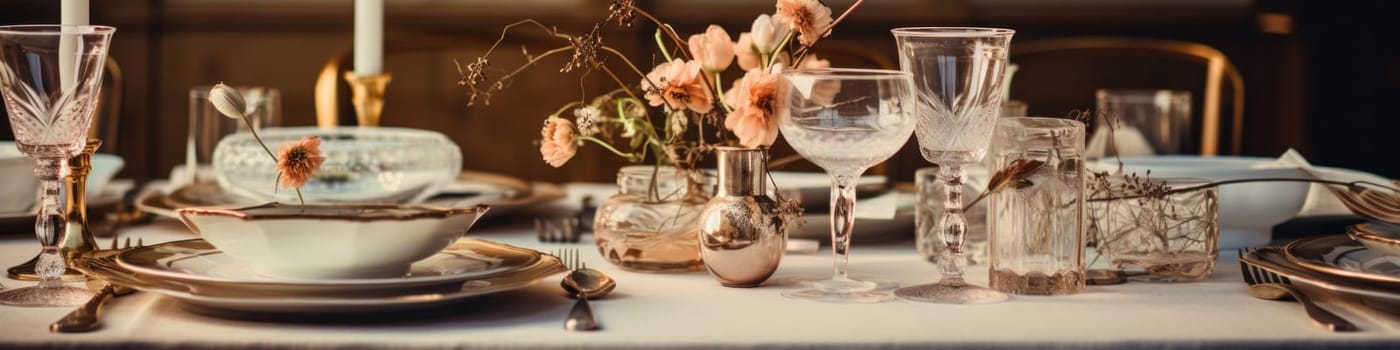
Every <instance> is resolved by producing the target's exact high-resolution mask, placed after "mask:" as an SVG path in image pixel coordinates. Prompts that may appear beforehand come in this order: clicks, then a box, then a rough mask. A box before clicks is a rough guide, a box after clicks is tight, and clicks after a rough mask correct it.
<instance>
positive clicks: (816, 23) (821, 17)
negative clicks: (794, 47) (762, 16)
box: [773, 0, 834, 46]
mask: <svg viewBox="0 0 1400 350" xmlns="http://www.w3.org/2000/svg"><path fill="white" fill-rule="evenodd" d="M773 20H775V21H778V22H781V23H782V24H784V25H786V26H787V28H788V29H791V30H794V31H796V32H797V33H798V34H800V35H798V36H797V41H799V42H801V43H802V45H806V46H812V44H815V43H817V39H820V38H822V37H825V36H826V34H827V30H828V29H831V24H832V23H833V22H834V21H833V20H832V19H831V8H829V7H826V6H824V5H822V3H821V2H819V1H817V0H778V4H777V13H775V14H774V15H773Z"/></svg>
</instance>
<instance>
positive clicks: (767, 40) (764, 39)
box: [745, 1, 788, 70]
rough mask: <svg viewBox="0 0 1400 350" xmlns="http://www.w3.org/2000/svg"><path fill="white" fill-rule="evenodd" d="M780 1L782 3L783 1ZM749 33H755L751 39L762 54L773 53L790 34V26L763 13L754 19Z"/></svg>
mask: <svg viewBox="0 0 1400 350" xmlns="http://www.w3.org/2000/svg"><path fill="white" fill-rule="evenodd" d="M778 3H779V4H782V2H781V1H779V2H778ZM780 6H781V5H780ZM749 33H750V34H751V35H753V37H752V38H751V40H753V47H754V49H755V50H758V53H760V54H764V55H771V54H773V52H774V51H777V49H778V45H782V44H783V38H786V37H787V35H788V27H787V26H786V25H785V24H784V23H783V22H781V21H778V18H777V17H772V16H768V15H767V14H762V15H758V18H754V19H753V24H752V25H750V26H749ZM745 70H747V69H745Z"/></svg>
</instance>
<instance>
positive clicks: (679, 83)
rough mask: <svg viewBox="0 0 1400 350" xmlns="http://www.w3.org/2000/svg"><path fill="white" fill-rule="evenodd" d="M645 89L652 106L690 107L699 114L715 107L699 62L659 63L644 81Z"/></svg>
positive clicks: (676, 61) (643, 87) (643, 86)
mask: <svg viewBox="0 0 1400 350" xmlns="http://www.w3.org/2000/svg"><path fill="white" fill-rule="evenodd" d="M642 91H643V92H645V93H646V99H647V103H648V104H650V105H652V106H660V105H662V104H665V105H666V106H668V107H670V108H671V109H682V108H688V109H690V110H692V111H695V112H696V113H709V112H710V110H711V109H713V108H714V105H713V102H712V101H713V99H712V98H711V97H710V88H709V86H708V85H706V83H705V77H704V75H703V74H702V73H701V71H700V62H699V61H688V62H687V61H681V60H675V61H671V62H666V63H662V64H660V65H657V66H656V68H652V70H651V73H647V78H646V79H643V80H642Z"/></svg>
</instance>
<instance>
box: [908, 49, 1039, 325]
mask: <svg viewBox="0 0 1400 350" xmlns="http://www.w3.org/2000/svg"><path fill="white" fill-rule="evenodd" d="M892 32H893V33H894V37H895V42H896V43H897V44H898V50H899V65H900V67H902V68H903V70H904V71H907V72H910V73H912V74H913V78H914V87H915V92H916V93H917V94H918V113H917V115H918V124H919V125H918V127H917V128H915V130H914V131H915V134H917V135H918V138H919V151H920V153H922V154H923V156H924V159H926V160H928V161H930V162H933V163H935V164H938V165H939V174H938V178H939V181H940V182H942V183H943V186H944V187H943V188H944V189H945V191H946V192H947V194H946V195H947V197H946V198H945V201H944V202H943V210H944V211H943V216H942V217H941V218H939V222H940V224H939V227H940V228H941V229H940V230H941V232H942V235H943V241H944V243H946V244H947V245H948V249H946V250H944V251H943V255H944V256H942V257H940V258H939V259H938V265H939V270H940V271H941V272H942V273H943V279H942V280H941V281H939V282H938V283H937V284H926V285H919V286H913V287H905V288H900V289H898V290H895V295H897V296H899V297H901V298H904V299H908V300H914V301H922V302H931V303H945V304H975V303H989V302H998V301H1003V300H1006V298H1007V296H1006V294H1005V293H1001V292H998V291H995V290H991V289H988V288H984V287H978V286H973V285H970V284H967V283H966V282H965V281H964V280H963V270H964V269H965V268H966V267H967V258H965V257H964V254H965V251H964V248H963V243H964V240H965V238H966V236H967V220H966V218H964V217H963V213H962V208H963V199H962V188H963V183H964V182H966V180H967V171H966V167H967V166H968V165H971V164H975V163H977V162H979V161H981V160H982V157H983V156H984V155H986V153H987V145H988V143H990V142H991V138H992V128H993V126H995V124H996V120H997V117H998V113H999V109H1000V107H1001V103H1002V96H1001V95H1002V93H1003V92H1002V88H1001V86H1002V84H1003V83H1004V82H1005V79H1003V76H1004V71H1005V69H1006V59H1007V50H1008V47H1009V46H1010V44H1011V36H1012V35H1013V34H1015V33H1016V32H1015V31H1013V30H1010V29H996V28H942V27H923V28H897V29H894V30H893V31H892Z"/></svg>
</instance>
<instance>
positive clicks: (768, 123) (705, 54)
mask: <svg viewBox="0 0 1400 350" xmlns="http://www.w3.org/2000/svg"><path fill="white" fill-rule="evenodd" d="M863 2H864V1H863V0H860V1H856V2H855V3H853V4H852V5H851V6H850V7H848V8H847V9H846V11H845V12H843V13H842V14H841V16H840V17H837V18H832V11H831V9H830V8H828V7H826V6H825V5H823V4H822V3H821V2H819V1H818V0H777V2H776V3H775V6H774V10H775V11H774V13H773V14H771V15H769V14H762V15H759V16H758V17H757V18H755V19H754V21H753V23H752V25H751V26H750V28H749V31H747V32H742V33H740V34H739V36H738V38H737V39H735V38H733V37H732V36H730V34H729V31H727V30H725V29H724V28H723V27H721V26H718V25H710V26H709V27H708V28H706V29H705V31H704V32H703V33H697V34H694V35H691V36H689V37H688V38H687V39H682V36H681V35H680V34H679V33H677V32H676V31H675V29H673V28H672V26H670V25H669V24H666V23H665V22H662V21H661V20H659V19H657V18H656V17H655V16H653V15H652V14H650V13H648V12H646V11H645V10H643V9H641V8H638V7H637V6H636V3H635V1H634V0H614V1H613V2H612V3H611V5H610V6H609V14H608V16H607V17H606V18H604V19H603V20H601V21H599V22H598V23H596V24H594V26H593V28H592V30H590V31H589V32H587V33H585V34H582V35H570V34H567V33H564V32H561V31H559V30H557V29H555V28H553V27H550V26H546V25H544V24H543V23H540V22H538V21H535V20H533V19H526V20H522V21H519V22H516V23H513V24H510V25H507V26H505V27H504V28H503V29H502V32H501V37H500V38H499V39H498V40H497V41H496V42H495V44H494V45H492V46H491V47H490V48H489V49H488V50H487V51H486V53H485V54H483V55H482V56H480V57H476V58H475V59H474V60H472V61H471V63H465V64H464V62H463V61H458V62H456V63H457V70H458V73H459V74H460V75H461V80H459V81H458V84H459V85H461V86H463V87H465V88H466V89H467V90H468V95H469V98H468V105H469V106H470V105H474V104H476V103H484V104H488V105H489V104H490V101H491V97H492V95H493V94H495V93H497V92H499V91H501V90H503V89H505V88H506V87H507V86H509V85H510V82H511V79H512V78H513V77H515V76H516V75H518V74H520V73H521V72H523V71H525V70H526V69H527V68H529V67H531V66H534V65H535V64H537V63H538V62H540V60H541V59H543V58H545V57H548V56H553V55H563V54H567V53H571V54H572V58H571V59H569V61H568V62H567V63H565V64H564V66H563V67H562V68H561V69H560V71H561V72H571V71H574V70H583V71H584V74H585V75H586V74H588V73H590V72H594V71H601V72H603V73H604V74H606V75H607V76H608V77H610V78H611V79H612V80H613V81H614V82H615V83H616V84H617V89H615V90H613V91H610V92H607V93H603V94H601V95H598V96H592V97H590V96H588V95H587V93H586V92H585V94H584V96H581V97H580V99H579V100H578V101H574V102H570V103H568V104H566V105H564V106H563V107H561V108H560V109H559V110H558V111H556V112H555V113H554V114H551V115H549V116H548V117H546V118H545V120H544V126H543V128H542V129H541V131H540V137H541V140H540V147H539V151H540V155H541V157H542V158H543V160H544V161H545V162H546V163H548V164H549V165H550V166H553V167H562V166H564V165H565V164H566V163H568V161H569V160H570V159H571V158H573V156H574V155H575V154H577V152H578V149H579V148H580V147H582V146H584V145H587V144H594V145H597V146H600V147H602V148H604V149H606V150H607V151H609V152H611V153H613V154H615V155H617V156H620V157H622V158H623V159H626V160H627V161H629V162H633V163H641V162H644V161H647V160H648V159H650V160H652V161H653V162H654V163H655V164H656V165H657V166H663V165H669V166H675V167H677V168H680V169H683V170H687V171H690V172H691V173H692V174H698V172H696V171H695V164H696V163H697V162H698V161H699V160H701V159H703V158H704V156H705V155H707V154H709V153H711V152H713V149H714V146H716V145H738V146H743V147H748V148H764V147H769V146H771V145H772V144H773V143H774V142H775V141H776V140H777V137H778V121H777V120H776V116H775V115H774V113H775V107H776V106H775V103H776V101H777V98H778V96H776V94H777V92H778V83H779V82H780V81H779V79H780V76H779V74H780V73H781V71H782V70H783V69H784V67H799V68H819V67H829V66H830V62H828V61H826V60H822V59H819V58H817V57H816V56H815V55H812V54H811V49H812V47H813V46H815V45H816V44H817V43H818V42H819V41H820V39H821V38H823V37H826V36H827V35H829V34H830V33H831V32H832V28H833V27H835V25H836V24H838V23H840V22H841V21H842V20H843V19H844V18H846V16H847V15H849V14H850V13H851V12H852V11H853V10H855V9H856V8H858V7H859V6H860V5H861V3H863ZM639 16H640V17H643V18H645V19H646V20H647V21H649V22H651V23H652V24H654V25H655V26H656V27H657V29H656V33H655V36H654V37H655V41H656V46H657V48H658V50H657V52H658V55H657V56H656V57H659V58H661V61H660V62H657V63H656V64H654V65H653V66H652V68H651V69H650V70H649V71H646V72H644V71H643V70H642V69H641V68H640V67H639V66H638V65H637V64H635V63H634V62H632V61H631V60H629V59H628V58H627V56H626V55H624V54H622V53H621V52H619V51H618V50H616V49H613V48H611V47H608V46H606V45H603V44H602V42H603V39H602V36H601V32H602V30H603V28H604V27H605V26H608V25H617V26H620V27H632V26H633V25H634V23H633V22H635V21H636V19H637V17H639ZM518 27H527V28H528V27H534V28H538V29H540V30H542V31H544V32H545V33H546V34H547V35H549V36H551V37H555V38H558V39H559V42H560V45H561V46H560V47H557V48H554V49H550V50H548V51H544V52H543V53H540V54H537V55H535V54H531V53H530V52H529V51H525V56H526V58H527V60H526V62H525V63H523V64H522V65H521V66H519V67H516V68H515V69H513V70H510V71H508V72H506V73H505V74H501V75H496V74H495V73H496V72H493V71H491V70H490V69H489V67H490V63H491V61H490V56H491V54H492V53H494V52H495V51H496V49H497V48H498V47H499V46H500V44H501V42H502V41H504V39H505V37H506V35H507V34H508V33H509V32H510V31H511V30H513V29H516V28H518ZM614 62H620V63H614ZM736 63H737V64H736ZM734 66H737V67H738V68H739V69H740V70H743V76H742V77H741V78H739V79H737V80H735V81H733V82H732V83H731V84H729V86H730V88H729V89H727V90H726V89H725V85H724V81H723V78H722V75H723V73H724V72H725V71H727V70H729V69H730V68H731V67H734ZM629 75H630V76H635V78H634V79H627V78H625V76H629ZM633 81H635V82H636V83H632V82H633ZM566 113H567V114H566ZM726 131H727V132H726ZM695 177H698V175H693V176H692V178H695ZM696 182H698V181H697V180H695V179H692V183H696ZM653 199H657V198H655V197H654V198H653Z"/></svg>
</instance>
